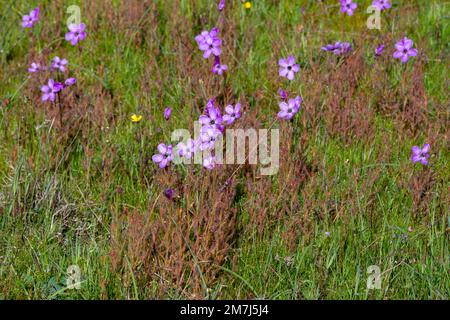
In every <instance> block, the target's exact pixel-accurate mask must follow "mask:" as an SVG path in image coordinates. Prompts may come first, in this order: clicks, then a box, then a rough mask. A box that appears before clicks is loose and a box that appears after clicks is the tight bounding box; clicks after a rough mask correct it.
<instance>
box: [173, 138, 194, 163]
mask: <svg viewBox="0 0 450 320" xmlns="http://www.w3.org/2000/svg"><path fill="white" fill-rule="evenodd" d="M177 149H178V154H179V155H180V156H182V157H184V158H186V159H190V158H192V155H193V154H194V153H196V152H197V145H196V144H195V141H194V140H192V139H189V140H187V141H186V143H183V142H180V143H179V144H178V145H177Z"/></svg>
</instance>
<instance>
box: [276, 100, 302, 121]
mask: <svg viewBox="0 0 450 320" xmlns="http://www.w3.org/2000/svg"><path fill="white" fill-rule="evenodd" d="M301 103H302V98H301V97H299V96H297V97H296V98H295V99H289V101H288V103H286V102H284V101H283V102H281V103H280V104H279V106H280V112H278V115H277V116H278V118H279V119H284V120H290V119H292V118H293V117H294V116H295V115H296V114H297V112H298V111H299V110H300V105H301Z"/></svg>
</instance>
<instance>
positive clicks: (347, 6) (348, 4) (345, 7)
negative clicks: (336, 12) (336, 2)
mask: <svg viewBox="0 0 450 320" xmlns="http://www.w3.org/2000/svg"><path fill="white" fill-rule="evenodd" d="M357 7H358V5H357V4H356V3H354V2H353V0H341V12H343V13H347V14H348V15H349V16H352V15H353V12H354V11H355V9H356V8H357Z"/></svg>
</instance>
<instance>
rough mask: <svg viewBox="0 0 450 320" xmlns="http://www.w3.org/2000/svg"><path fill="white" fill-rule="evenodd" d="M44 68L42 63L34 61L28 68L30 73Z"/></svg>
mask: <svg viewBox="0 0 450 320" xmlns="http://www.w3.org/2000/svg"><path fill="white" fill-rule="evenodd" d="M41 70H44V67H42V66H41V65H40V63H36V62H32V63H31V65H30V67H29V68H28V72H29V73H35V72H39V71H41Z"/></svg>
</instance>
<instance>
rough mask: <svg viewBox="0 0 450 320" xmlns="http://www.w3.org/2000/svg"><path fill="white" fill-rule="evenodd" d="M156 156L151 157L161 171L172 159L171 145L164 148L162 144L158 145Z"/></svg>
mask: <svg viewBox="0 0 450 320" xmlns="http://www.w3.org/2000/svg"><path fill="white" fill-rule="evenodd" d="M158 152H159V153H158V154H155V155H153V156H152V160H153V162H154V163H157V164H159V167H160V168H161V169H163V168H165V167H166V166H167V165H168V164H169V162H170V161H172V159H173V150H172V145H171V144H170V145H168V146H166V145H165V144H164V143H160V144H159V145H158Z"/></svg>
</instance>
